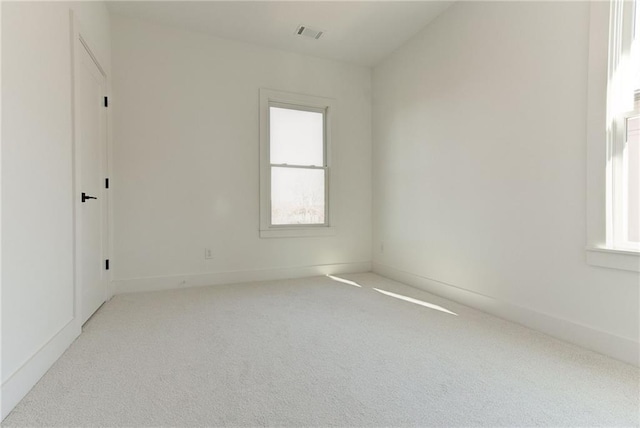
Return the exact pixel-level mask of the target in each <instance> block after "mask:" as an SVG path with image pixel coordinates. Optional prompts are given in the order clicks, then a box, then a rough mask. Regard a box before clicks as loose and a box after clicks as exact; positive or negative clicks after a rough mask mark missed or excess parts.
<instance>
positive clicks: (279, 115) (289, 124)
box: [269, 106, 324, 166]
mask: <svg viewBox="0 0 640 428" xmlns="http://www.w3.org/2000/svg"><path fill="white" fill-rule="evenodd" d="M269 117H270V121H269V130H270V138H269V141H270V143H269V144H270V152H271V153H270V156H271V164H288V165H305V166H309V165H313V166H324V115H323V114H322V113H319V112H311V111H302V110H294V109H288V108H280V107H273V106H271V107H270V108H269Z"/></svg>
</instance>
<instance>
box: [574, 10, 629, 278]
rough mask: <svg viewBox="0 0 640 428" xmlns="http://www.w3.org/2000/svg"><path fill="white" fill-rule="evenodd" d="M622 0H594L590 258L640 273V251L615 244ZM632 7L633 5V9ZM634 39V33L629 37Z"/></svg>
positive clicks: (589, 121) (589, 111)
mask: <svg viewBox="0 0 640 428" xmlns="http://www.w3.org/2000/svg"><path fill="white" fill-rule="evenodd" d="M625 3H626V4H630V3H631V2H629V1H627V2H623V1H622V0H611V1H605V2H591V20H590V29H589V81H588V94H587V168H586V171H587V257H586V259H587V263H589V264H591V265H594V266H602V267H610V268H614V269H623V270H630V271H636V272H640V253H639V252H637V251H631V250H628V249H621V248H616V247H615V242H614V239H613V238H614V218H613V217H614V209H613V207H614V195H615V193H614V181H615V180H614V166H613V162H612V160H613V158H614V157H613V154H614V141H615V135H614V134H615V129H616V126H615V125H614V122H615V121H614V117H615V116H616V114H617V115H618V116H619V112H617V113H616V112H615V111H614V109H613V106H614V103H613V102H612V100H611V98H612V97H615V96H617V95H616V91H619V83H618V82H616V81H612V80H613V79H610V78H609V76H610V75H611V74H612V71H611V70H615V68H616V67H617V66H618V65H619V60H620V57H621V54H622V53H623V51H624V49H628V46H627V45H625V43H622V41H623V40H625V37H624V35H623V30H622V26H621V23H622V22H624V21H625V19H626V20H627V21H628V16H629V15H630V14H624V13H622V9H621V8H620V7H621V6H622V5H623V4H625ZM627 10H628V9H627ZM626 40H628V38H627V39H626Z"/></svg>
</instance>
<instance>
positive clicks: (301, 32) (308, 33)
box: [296, 25, 324, 40]
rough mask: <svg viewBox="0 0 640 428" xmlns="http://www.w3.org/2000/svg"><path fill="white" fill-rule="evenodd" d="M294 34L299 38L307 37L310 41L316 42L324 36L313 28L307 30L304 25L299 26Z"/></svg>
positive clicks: (322, 32)
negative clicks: (314, 40)
mask: <svg viewBox="0 0 640 428" xmlns="http://www.w3.org/2000/svg"><path fill="white" fill-rule="evenodd" d="M296 34H297V35H298V36H301V37H308V38H310V39H316V40H318V39H319V38H320V37H322V35H323V34H324V31H320V30H314V29H313V28H309V27H307V26H306V25H300V26H298V28H297V29H296Z"/></svg>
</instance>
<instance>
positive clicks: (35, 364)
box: [0, 319, 81, 420]
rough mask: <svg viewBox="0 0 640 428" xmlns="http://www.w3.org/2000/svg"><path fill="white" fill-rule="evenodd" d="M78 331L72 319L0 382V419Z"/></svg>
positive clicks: (75, 336)
mask: <svg viewBox="0 0 640 428" xmlns="http://www.w3.org/2000/svg"><path fill="white" fill-rule="evenodd" d="M80 332H81V329H80V327H79V326H78V323H77V322H75V320H73V319H72V320H71V321H69V322H68V323H67V324H66V325H65V326H64V327H63V328H62V329H61V330H60V331H59V332H58V333H56V335H55V336H53V337H52V338H51V339H50V340H49V341H48V342H47V343H45V344H44V345H43V346H42V348H40V349H39V350H38V352H36V353H35V354H34V355H33V356H32V357H31V358H29V359H28V360H27V361H26V362H25V363H24V364H23V365H22V366H21V367H20V368H19V369H18V370H16V371H15V372H14V373H13V374H12V375H11V376H10V377H9V378H8V379H7V380H5V381H4V382H3V383H2V403H1V406H0V414H1V415H0V420H2V419H4V418H5V417H7V415H8V414H9V413H10V412H11V410H13V408H14V407H15V406H16V404H18V403H19V402H20V400H22V399H23V398H24V396H25V395H27V393H28V392H29V391H30V390H31V388H33V387H34V386H35V384H36V383H38V381H39V380H40V378H41V377H42V376H44V374H45V373H46V372H47V370H49V369H50V368H51V366H52V365H53V363H55V362H56V361H57V360H58V358H60V356H61V355H62V354H63V353H64V351H66V350H67V348H68V347H69V346H70V345H71V344H72V343H73V341H74V340H75V339H76V338H77V337H78V336H79V335H80Z"/></svg>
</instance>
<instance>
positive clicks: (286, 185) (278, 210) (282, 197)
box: [271, 166, 325, 225]
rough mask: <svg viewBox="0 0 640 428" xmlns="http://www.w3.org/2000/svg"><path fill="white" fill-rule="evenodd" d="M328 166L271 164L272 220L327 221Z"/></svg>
mask: <svg viewBox="0 0 640 428" xmlns="http://www.w3.org/2000/svg"><path fill="white" fill-rule="evenodd" d="M324 223H325V170H324V169H308V168H286V167H276V166H274V167H271V224H273V225H286V224H324Z"/></svg>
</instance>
